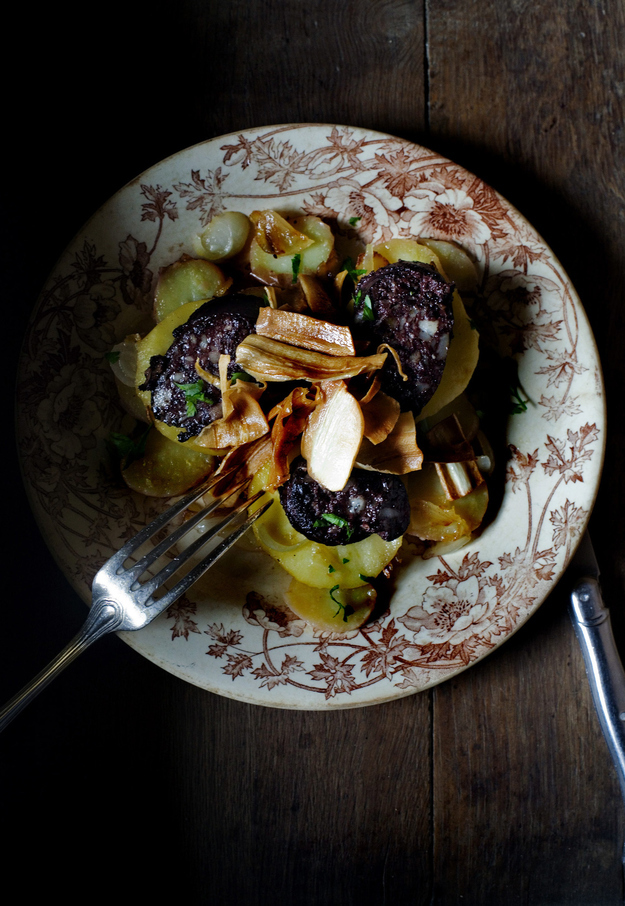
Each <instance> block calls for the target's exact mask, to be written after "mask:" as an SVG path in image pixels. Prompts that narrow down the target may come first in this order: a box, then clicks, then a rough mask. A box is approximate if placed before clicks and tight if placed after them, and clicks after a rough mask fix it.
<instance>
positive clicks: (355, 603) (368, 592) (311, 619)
mask: <svg viewBox="0 0 625 906" xmlns="http://www.w3.org/2000/svg"><path fill="white" fill-rule="evenodd" d="M376 597H377V593H376V591H375V589H374V588H373V587H372V586H371V585H362V586H361V587H360V588H341V587H340V586H337V585H335V586H332V587H331V588H311V587H310V585H303V584H302V583H301V582H298V581H297V579H293V580H292V581H291V584H290V585H289V587H288V589H287V590H286V592H285V595H284V599H285V601H286V603H287V605H288V607H290V608H291V610H292V611H293V613H295V614H297V616H298V617H301V619H302V620H306V622H307V623H309V625H310V626H312V627H313V629H317V630H319V631H321V632H332V633H337V634H343V633H346V632H353V631H354V630H356V629H359V628H360V627H361V626H362V625H363V624H364V623H366V621H367V620H368V619H369V617H370V616H371V613H372V611H373V608H374V606H375V601H376Z"/></svg>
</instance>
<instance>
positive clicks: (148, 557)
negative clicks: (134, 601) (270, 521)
mask: <svg viewBox="0 0 625 906" xmlns="http://www.w3.org/2000/svg"><path fill="white" fill-rule="evenodd" d="M251 480H252V479H251V477H250V478H245V479H243V480H241V481H239V482H238V483H237V484H235V485H234V486H233V487H232V488H230V490H229V491H227V492H226V493H224V494H222V495H221V496H219V497H218V498H217V499H215V500H213V501H212V502H211V503H209V504H208V506H205V507H204V508H203V509H201V510H198V512H197V513H194V514H193V516H191V517H190V518H189V519H187V520H185V522H183V523H182V525H179V526H178V528H177V529H174V531H173V532H171V533H170V534H169V535H167V537H166V538H164V539H163V540H162V541H161V542H159V544H156V545H155V546H154V547H153V548H152V549H151V550H150V551H148V553H146V554H145V555H144V556H143V557H141V559H140V560H137V562H136V563H135V564H134V565H133V566H130V567H128V570H126V571H125V575H126V577H127V578H138V577H139V576H140V575H141V574H142V573H144V572H145V571H146V569H147V568H148V566H150V565H151V564H152V563H154V562H155V561H156V560H158V558H159V557H160V556H161V555H162V554H164V553H165V551H167V550H169V548H170V547H173V545H174V544H176V543H177V542H178V541H179V540H180V539H181V538H182V537H183V536H184V535H186V534H188V532H190V531H191V529H192V528H195V526H196V525H197V524H198V523H199V522H201V521H202V520H203V519H206V517H207V516H210V514H211V513H212V512H214V510H216V509H217V507H219V506H221V505H222V504H223V503H224V501H226V500H228V499H229V498H230V497H232V496H233V495H234V494H236V493H239V492H240V491H242V490H243V489H244V488H245V487H246V486H247V485H248V484H249V483H250V482H251ZM204 493H206V492H204ZM196 499H197V498H196ZM250 503H251V500H248V501H246V502H245V505H246V506H249V505H250ZM172 518H173V517H172ZM119 571H120V572H121V567H120V569H119Z"/></svg>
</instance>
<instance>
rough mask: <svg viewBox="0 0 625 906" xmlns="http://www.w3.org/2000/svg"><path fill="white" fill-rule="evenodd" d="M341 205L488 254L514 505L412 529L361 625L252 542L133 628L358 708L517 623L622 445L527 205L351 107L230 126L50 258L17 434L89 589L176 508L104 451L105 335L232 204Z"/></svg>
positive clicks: (480, 650) (281, 696)
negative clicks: (477, 517) (508, 388)
mask: <svg viewBox="0 0 625 906" xmlns="http://www.w3.org/2000/svg"><path fill="white" fill-rule="evenodd" d="M268 207H273V208H276V209H278V210H283V211H288V210H294V211H295V210H298V211H304V212H306V213H310V214H315V215H318V216H321V217H323V218H324V219H327V220H328V222H330V223H331V225H332V226H333V228H334V230H335V231H336V233H337V236H338V239H339V242H340V243H341V246H342V248H343V249H344V250H345V253H346V254H347V253H352V252H354V253H355V252H356V251H357V250H358V248H359V247H361V246H362V244H363V243H364V242H371V241H374V240H385V239H388V238H391V237H394V236H409V237H410V236H411V237H415V238H417V237H428V238H431V239H444V240H453V241H456V242H458V243H459V244H460V245H462V246H463V247H464V248H465V249H466V250H467V251H468V252H469V253H470V255H471V256H472V257H473V259H474V261H475V262H476V266H477V269H478V274H479V292H478V294H477V295H476V297H475V299H474V300H472V303H471V307H470V314H471V317H475V318H476V320H477V321H478V323H479V326H480V330H484V329H486V331H488V332H491V333H492V336H493V337H495V338H496V341H497V343H498V345H499V348H500V349H501V351H502V352H503V353H504V354H505V355H507V356H510V357H513V358H514V360H515V361H516V363H517V365H518V373H519V378H520V384H521V386H522V388H523V393H520V392H519V394H518V400H517V401H518V408H519V411H521V410H522V414H521V416H520V417H515V416H512V417H511V418H510V419H509V422H508V427H507V437H506V446H507V451H508V456H509V459H508V462H507V468H506V474H505V484H504V486H503V489H502V496H501V502H500V505H499V508H498V512H497V515H496V518H495V520H494V521H493V522H492V523H491V524H490V525H488V526H487V527H486V528H485V530H484V531H483V532H482V533H481V534H480V535H479V537H477V538H475V539H474V540H473V541H472V542H471V543H470V544H469V545H468V546H466V547H465V548H463V549H461V550H458V551H456V552H455V553H450V554H447V555H446V556H441V557H437V558H434V559H433V558H430V559H424V558H423V557H421V556H420V551H419V550H417V549H415V550H411V546H410V544H405V545H404V549H403V552H402V557H403V560H404V563H403V565H402V568H401V570H400V571H399V573H398V578H397V581H396V586H395V588H394V593H393V595H392V598H391V600H390V603H389V606H388V607H387V609H386V611H385V612H384V613H383V614H381V615H378V616H377V617H376V619H375V620H374V621H373V622H371V623H369V624H368V625H366V626H365V627H363V629H361V630H360V631H358V632H353V633H350V634H349V635H348V636H342V637H339V636H337V635H334V634H323V633H315V632H312V631H311V630H310V629H309V628H308V627H307V626H306V625H305V624H304V623H303V622H302V621H301V620H299V619H298V618H297V617H296V616H295V615H294V614H293V613H291V612H290V611H289V609H288V608H287V607H286V605H285V604H284V603H283V597H282V592H283V590H284V587H285V584H286V582H288V577H287V576H286V575H285V574H284V573H283V572H282V571H281V570H280V569H279V568H278V567H277V566H276V565H275V564H274V563H273V562H270V561H269V560H268V558H267V557H266V556H265V555H263V554H261V553H259V552H258V551H257V550H255V549H254V547H253V545H251V544H248V545H245V544H244V545H243V546H241V547H239V548H237V549H236V550H233V551H231V552H230V553H229V554H228V555H227V556H226V557H225V558H224V560H223V561H221V563H220V564H219V565H218V566H217V567H215V568H214V569H213V570H212V571H211V573H210V581H208V580H207V579H205V580H204V581H202V582H200V583H199V584H198V585H197V586H195V587H194V588H193V589H192V590H191V591H190V592H189V593H188V594H187V595H186V597H184V598H183V599H181V600H180V601H179V602H178V603H177V604H176V605H175V606H173V607H172V608H170V609H169V611H168V612H167V613H165V614H163V615H162V616H161V617H160V618H159V619H158V620H157V621H155V622H154V623H153V624H152V625H151V626H149V627H147V628H145V629H143V630H142V631H141V632H140V633H126V634H123V635H124V638H125V640H126V641H127V642H128V644H130V645H132V646H133V647H134V648H135V649H136V650H138V651H139V652H141V653H142V654H143V655H145V656H146V657H148V658H149V659H151V660H152V661H154V662H155V663H157V664H160V665H161V666H163V667H164V668H165V669H167V670H169V671H171V672H172V673H174V674H176V675H177V676H180V677H182V678H183V679H186V680H188V681H189V682H192V683H195V684H196V685H198V686H200V687H203V688H205V689H209V690H211V691H213V692H216V693H218V694H222V695H227V696H230V697H233V698H237V699H240V700H243V701H248V702H254V703H257V704H263V705H269V706H274V707H283V708H301V709H321V708H343V707H356V706H361V705H367V704H374V703H377V702H382V701H386V700H389V699H393V698H396V697H398V696H402V695H407V694H411V693H413V692H416V691H418V690H421V689H425V688H427V687H429V686H431V685H433V684H435V683H438V682H440V681H442V680H444V679H447V678H448V677H450V676H452V675H454V674H455V673H457V672H459V671H460V670H464V669H466V668H467V667H469V666H470V665H471V664H473V663H475V662H476V661H478V660H479V659H481V658H482V657H484V656H485V655H486V654H488V653H489V652H490V651H492V650H493V648H495V647H497V646H498V645H500V644H501V643H502V642H504V641H505V640H506V639H507V638H508V637H509V636H510V635H511V634H512V633H513V632H515V631H516V630H517V629H518V628H519V626H521V625H522V623H524V622H525V620H526V619H528V617H529V616H530V615H531V614H532V613H533V612H534V611H535V610H536V608H537V607H538V606H539V605H540V604H541V602H542V601H543V600H544V599H545V597H546V596H547V594H548V593H549V591H550V590H551V589H552V588H553V586H554V584H555V583H556V581H557V580H558V578H559V577H560V575H561V574H562V572H563V570H564V568H565V567H566V564H567V563H568V561H569V559H570V557H571V555H572V553H573V550H574V548H575V546H576V545H577V542H578V540H579V538H580V536H581V534H582V532H583V530H584V528H585V525H586V522H587V520H588V517H589V514H590V510H591V508H592V504H593V501H594V497H595V494H596V490H597V486H598V482H599V476H600V472H601V464H602V459H603V450H604V444H605V415H604V395H603V385H602V378H601V369H600V364H599V360H598V355H597V351H596V348H595V345H594V340H593V337H592V334H591V331H590V328H589V326H588V322H587V319H586V317H585V314H584V312H583V309H582V306H581V304H580V302H579V300H578V298H577V296H576V294H575V291H574V289H573V288H572V286H571V284H570V282H569V280H568V278H567V276H566V274H565V273H564V272H563V270H562V268H561V266H560V264H559V263H558V261H557V260H556V259H555V258H554V256H553V254H552V253H551V251H550V250H549V248H548V247H547V246H546V245H545V243H544V241H543V240H542V239H541V238H540V236H538V235H537V233H536V232H535V231H534V229H533V228H532V227H531V226H530V225H529V224H528V223H527V222H526V221H525V220H524V219H523V217H522V216H521V215H520V214H519V213H518V212H517V211H516V210H515V209H514V208H513V207H512V206H511V205H510V204H509V203H508V202H506V201H505V199H503V198H502V197H501V196H500V195H498V194H497V193H496V192H495V191H494V190H493V189H491V188H490V187H489V186H487V185H485V184H484V183H483V182H482V181H481V180H480V179H478V178H477V177H475V176H473V175H472V174H470V173H468V172H467V171H465V170H464V169H462V168H461V167H459V166H457V165H456V164H454V163H453V162H451V161H449V160H446V159H445V158H442V157H440V156H439V155H437V154H436V153H434V152H432V151H429V150H427V149H425V148H422V147H419V146H417V145H414V144H411V143H409V142H406V141H404V140H401V139H397V138H394V137H392V136H388V135H383V134H379V133H371V132H368V131H365V130H362V129H357V128H351V127H345V126H333V125H328V126H325V125H311V124H302V125H289V126H280V127H273V128H268V127H267V128H258V129H252V130H248V131H246V132H244V133H241V134H235V135H230V136H222V137H219V138H216V139H212V140H211V141H208V142H205V143H203V144H200V145H197V146H195V147H193V148H189V149H187V150H185V151H182V152H180V153H178V154H176V155H174V156H173V157H171V158H168V159H167V160H165V161H162V162H161V163H159V164H157V165H155V166H154V167H152V168H151V169H150V170H148V171H147V172H145V173H144V174H142V175H141V176H140V177H138V178H137V179H136V180H134V181H133V182H132V183H130V184H129V185H127V186H126V187H124V188H123V189H121V190H120V191H119V192H118V193H117V194H116V195H115V196H114V197H113V198H112V199H110V200H109V202H107V203H106V204H105V205H104V206H103V207H102V208H101V209H100V211H98V212H97V213H96V214H95V215H94V217H93V218H92V219H91V220H90V221H89V222H88V223H87V224H86V225H85V226H84V227H83V228H82V230H81V231H80V232H79V233H78V235H77V236H76V238H75V239H74V240H73V242H72V243H71V244H70V245H69V246H68V248H67V249H66V251H65V252H64V254H63V255H62V256H61V259H60V260H59V262H58V264H57V266H56V268H55V270H54V272H53V273H52V275H51V276H50V278H49V281H48V282H47V284H46V286H45V288H44V290H43V292H42V295H41V297H40V299H39V302H38V305H37V307H36V310H35V312H34V316H33V319H32V322H31V325H30V328H29V331H28V334H27V336H26V340H25V344H24V351H23V355H22V360H21V364H20V371H19V381H18V397H19V417H18V439H19V443H20V449H21V452H22V463H23V469H24V475H25V480H26V484H27V487H28V491H29V496H30V500H31V502H32V506H33V509H34V512H35V515H36V517H37V519H38V521H39V523H40V525H41V527H42V530H43V532H44V535H45V536H46V539H47V541H48V544H49V546H50V548H51V550H52V551H53V553H54V555H55V557H56V558H57V560H58V562H59V564H60V566H61V568H62V569H63V570H64V572H65V573H66V575H67V576H68V578H69V579H70V581H71V582H72V583H73V584H74V586H75V588H76V589H77V590H78V592H79V593H80V594H81V595H82V596H83V598H84V599H85V601H86V602H89V600H90V587H91V581H92V577H93V575H94V574H95V572H96V571H97V569H98V568H99V566H100V565H101V564H102V563H103V562H104V561H105V560H106V559H107V558H108V557H109V556H110V555H111V554H112V553H113V552H114V551H115V550H116V549H117V548H118V547H119V546H120V545H121V544H122V543H123V541H124V540H125V539H126V538H128V537H130V536H131V535H132V534H134V533H135V532H136V531H138V529H139V528H140V527H141V526H142V525H144V524H145V522H146V521H148V520H149V519H150V518H152V517H153V516H154V515H155V513H156V511H157V510H159V509H161V508H162V507H163V505H164V504H163V502H162V501H155V500H151V499H148V498H142V497H140V496H139V495H136V494H133V493H131V492H130V491H129V490H128V489H127V488H125V487H123V486H122V485H121V484H120V481H119V478H118V477H117V476H116V475H115V470H114V468H113V467H112V464H111V459H110V457H109V456H108V454H107V448H106V443H107V438H108V436H109V434H110V433H111V431H116V430H122V429H123V426H124V424H125V419H127V416H124V414H123V412H122V410H121V407H120V404H119V402H118V399H117V394H116V391H115V386H114V383H113V379H112V375H111V373H110V369H109V367H108V364H107V361H106V358H105V354H106V352H107V351H108V350H109V349H110V348H111V347H112V346H113V345H114V344H115V343H116V342H118V341H119V340H120V339H122V338H123V337H124V336H125V335H126V334H128V333H132V332H135V331H139V332H141V331H145V330H146V329H148V327H149V323H150V322H149V312H150V309H151V303H152V292H153V288H154V281H155V278H156V275H157V274H158V270H159V268H160V267H162V266H164V265H165V264H168V263H170V262H171V261H172V260H174V259H175V258H177V257H179V255H180V254H182V253H183V252H187V253H190V254H192V252H193V249H192V240H193V236H194V235H195V234H197V232H198V231H199V230H200V229H201V228H202V227H203V226H204V225H206V223H208V221H209V220H210V218H211V217H212V216H213V215H214V214H217V213H219V212H220V211H223V210H241V211H243V212H245V213H250V212H251V211H252V210H255V209H259V208H268Z"/></svg>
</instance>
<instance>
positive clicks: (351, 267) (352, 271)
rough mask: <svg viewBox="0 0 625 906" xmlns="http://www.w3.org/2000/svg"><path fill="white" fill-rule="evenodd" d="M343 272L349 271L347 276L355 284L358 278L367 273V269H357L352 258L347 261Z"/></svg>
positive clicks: (344, 263)
mask: <svg viewBox="0 0 625 906" xmlns="http://www.w3.org/2000/svg"><path fill="white" fill-rule="evenodd" d="M341 270H344V271H347V276H348V277H351V279H352V280H353V281H354V283H355V282H356V281H357V280H358V277H362V275H363V274H366V273H367V271H366V268H364V267H363V268H357V267H356V265H355V264H354V261H353V259H352V258H346V259H345V261H344V262H343V266H342V268H341Z"/></svg>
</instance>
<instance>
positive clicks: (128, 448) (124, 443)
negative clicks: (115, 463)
mask: <svg viewBox="0 0 625 906" xmlns="http://www.w3.org/2000/svg"><path fill="white" fill-rule="evenodd" d="M151 430H152V425H148V427H147V428H145V430H143V431H142V432H141V434H139V436H138V437H134V438H133V437H130V436H129V435H128V434H119V433H117V432H115V431H113V432H112V433H111V434H109V438H108V440H109V443H110V445H111V446H112V447H113V449H114V450H115V452H116V453H117V455H118V456H119V458H120V459H121V460H122V463H123V466H124V468H125V469H126V468H128V466H129V465H130V463H131V462H134V461H135V460H136V459H141V457H142V456H143V454H144V453H145V444H146V441H147V439H148V434H149V433H150V431H151Z"/></svg>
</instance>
